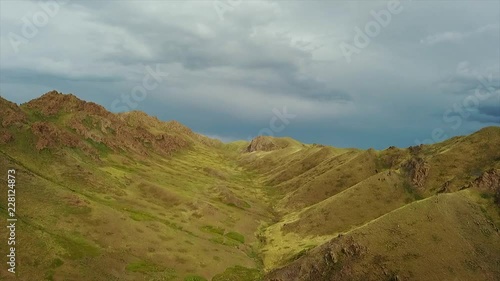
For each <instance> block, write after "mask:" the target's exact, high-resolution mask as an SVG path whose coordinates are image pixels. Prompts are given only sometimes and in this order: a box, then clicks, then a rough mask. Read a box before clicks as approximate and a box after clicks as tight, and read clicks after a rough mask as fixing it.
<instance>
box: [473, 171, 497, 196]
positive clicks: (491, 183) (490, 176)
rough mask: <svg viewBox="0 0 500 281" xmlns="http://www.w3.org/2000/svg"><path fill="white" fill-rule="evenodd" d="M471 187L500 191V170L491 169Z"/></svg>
mask: <svg viewBox="0 0 500 281" xmlns="http://www.w3.org/2000/svg"><path fill="white" fill-rule="evenodd" d="M471 186H472V187H475V188H478V189H481V190H485V191H494V192H496V191H499V190H500V169H491V170H489V171H487V172H484V173H483V174H482V175H481V176H480V177H478V178H477V179H475V180H474V181H473V182H472V183H471Z"/></svg>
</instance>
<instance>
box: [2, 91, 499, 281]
mask: <svg viewBox="0 0 500 281" xmlns="http://www.w3.org/2000/svg"><path fill="white" fill-rule="evenodd" d="M0 125H1V126H0V155H1V157H0V173H4V174H5V176H6V175H7V174H6V173H7V170H9V169H15V170H16V192H17V194H16V198H17V199H16V217H17V219H18V222H17V246H16V247H17V248H16V253H17V270H16V274H15V275H13V274H12V273H10V272H8V271H7V270H6V269H5V270H1V271H0V280H16V278H17V280H151V281H152V280H181V281H187V280H213V281H240V280H241V281H254V280H267V281H289V280H297V281H298V280H311V281H322V280H325V281H326V280H500V233H499V228H500V150H499V149H498V147H499V145H500V128H499V127H488V128H484V129H482V130H480V131H478V132H476V133H474V134H471V135H469V136H460V137H455V138H452V139H449V140H446V141H444V142H442V143H438V144H433V145H420V146H413V147H409V148H396V147H389V148H387V149H385V150H380V151H378V150H374V149H369V150H360V149H355V148H352V149H351V148H335V147H330V146H324V145H318V144H303V143H300V142H298V141H296V140H293V139H291V138H274V137H264V136H261V137H257V138H255V139H254V140H252V141H251V142H246V141H237V142H233V143H222V142H220V141H218V140H214V139H210V138H208V137H205V136H203V135H200V134H198V133H196V132H193V131H192V130H190V129H189V128H187V127H185V126H184V125H182V124H180V123H179V122H176V121H168V122H164V121H161V120H159V119H158V118H156V117H152V116H149V115H147V114H145V113H143V112H139V111H132V112H127V113H119V114H115V113H111V112H109V111H107V110H106V109H105V108H104V107H102V106H100V105H97V104H95V103H92V102H87V101H83V100H81V99H79V98H77V97H76V96H74V95H72V94H62V93H59V92H57V91H52V92H49V93H46V94H44V95H42V96H41V97H39V98H37V99H34V100H32V101H29V102H27V103H25V104H21V105H17V104H15V103H12V102H10V101H7V100H5V99H3V98H1V97H0ZM0 197H1V199H0V200H2V201H1V202H7V193H6V192H3V193H2V195H1V196H0ZM7 215H8V213H7V208H6V205H5V204H0V216H1V217H2V218H3V219H4V221H6V219H7ZM2 245H3V246H2V248H1V250H2V253H5V254H7V250H8V249H7V246H6V244H5V243H4V244H2Z"/></svg>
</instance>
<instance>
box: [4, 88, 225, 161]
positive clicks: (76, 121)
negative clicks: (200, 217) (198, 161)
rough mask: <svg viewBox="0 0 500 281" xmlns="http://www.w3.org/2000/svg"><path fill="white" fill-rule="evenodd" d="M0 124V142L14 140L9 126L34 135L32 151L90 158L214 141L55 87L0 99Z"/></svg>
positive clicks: (164, 150) (174, 124) (157, 151)
mask: <svg viewBox="0 0 500 281" xmlns="http://www.w3.org/2000/svg"><path fill="white" fill-rule="evenodd" d="M28 114H30V115H28ZM28 116H29V117H28ZM0 125H1V126H0V143H2V144H5V143H8V142H12V140H13V139H15V138H16V135H13V134H12V132H10V131H9V130H8V127H10V126H12V125H17V126H18V127H19V128H21V127H20V126H24V127H23V129H22V130H18V129H16V131H17V132H18V133H19V134H27V135H22V136H20V137H22V138H27V137H28V136H29V135H31V134H33V135H34V137H35V148H36V150H42V149H45V148H50V149H59V148H63V147H70V148H81V149H82V150H83V151H84V152H88V153H89V154H92V155H90V156H92V157H93V158H94V157H95V156H96V155H98V154H99V153H98V150H99V151H103V150H108V149H109V150H110V151H115V152H119V151H122V150H126V151H133V152H135V153H138V154H139V155H142V156H148V155H150V153H155V154H160V155H170V154H171V153H173V152H175V151H178V150H180V149H183V148H188V147H190V146H191V145H192V144H193V143H194V142H197V141H198V142H200V143H202V144H204V145H207V146H210V145H218V144H219V142H217V141H214V140H211V139H209V138H207V137H205V136H201V135H199V134H196V133H194V132H193V131H191V129H189V128H187V127H186V126H184V125H182V124H181V123H179V122H177V121H169V122H163V121H161V120H159V119H158V118H156V117H152V116H149V115H147V114H145V113H143V112H140V111H132V112H126V113H121V114H114V113H111V112H109V111H107V110H106V109H105V108H104V107H102V106H100V105H98V104H95V103H93V102H86V101H83V100H80V99H78V98H77V97H76V96H74V95H72V94H62V93H59V92H57V91H51V92H48V93H46V94H44V95H42V96H41V97H39V98H37V99H34V100H31V101H30V102H27V103H25V104H23V105H21V106H17V105H16V104H15V103H12V102H9V101H7V100H5V99H3V98H0ZM16 134H17V133H16Z"/></svg>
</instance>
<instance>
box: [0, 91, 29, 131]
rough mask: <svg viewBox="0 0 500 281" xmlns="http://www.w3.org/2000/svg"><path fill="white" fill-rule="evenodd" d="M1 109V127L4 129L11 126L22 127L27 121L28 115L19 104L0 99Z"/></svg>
mask: <svg viewBox="0 0 500 281" xmlns="http://www.w3.org/2000/svg"><path fill="white" fill-rule="evenodd" d="M0 109H1V110H0V126H1V127H3V128H7V127H9V126H11V125H20V124H22V123H25V122H26V120H27V118H26V114H25V113H24V112H23V111H22V110H21V109H20V108H19V106H17V104H15V103H13V102H10V101H8V100H6V99H4V98H2V97H0Z"/></svg>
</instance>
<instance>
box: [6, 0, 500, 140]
mask: <svg viewBox="0 0 500 281" xmlns="http://www.w3.org/2000/svg"><path fill="white" fill-rule="evenodd" d="M0 15H1V20H0V95H1V96H3V97H5V98H7V99H9V100H11V101H14V102H17V103H23V102H26V101H28V100H30V99H33V98H35V97H37V96H40V95H41V94H43V93H45V92H47V91H49V90H52V89H56V90H58V91H60V92H64V93H74V94H75V95H77V96H78V97H80V98H82V99H84V100H88V101H94V102H97V103H99V104H102V105H104V106H105V107H106V108H108V109H109V110H111V111H114V112H117V111H126V110H142V111H145V112H147V113H148V114H151V115H155V116H158V118H160V119H162V120H171V119H175V120H178V121H180V122H182V123H184V124H186V125H187V126H189V127H191V128H192V129H193V130H195V131H197V132H200V133H203V134H206V135H209V136H212V137H217V138H220V139H222V140H224V141H231V140H236V139H249V138H252V137H254V136H256V135H258V134H264V135H271V134H272V135H275V136H291V137H293V138H296V139H298V140H300V141H303V142H306V143H323V144H329V145H334V146H339V147H360V148H368V147H375V148H379V149H382V148H386V147H388V146H390V145H396V146H400V147H407V146H410V145H415V144H416V143H422V142H425V143H428V142H436V141H440V140H442V139H444V138H446V137H451V136H455V135H462V134H468V133H471V132H473V131H476V130H478V129H480V128H482V127H485V126H492V125H496V126H498V125H500V2H499V1H434V2H433V1H417V0H414V1H401V2H397V1H381V2H371V1H360V2H357V1H311V0H307V1H306V0H304V1H274V0H264V1H253V0H252V1H250V0H215V1H211V0H206V1H183V2H177V1H159V0H158V1H151V2H149V1H116V0H115V1H68V0H66V1H58V2H56V1H55V0H51V1H45V0H44V1H6V0H2V1H0Z"/></svg>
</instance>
